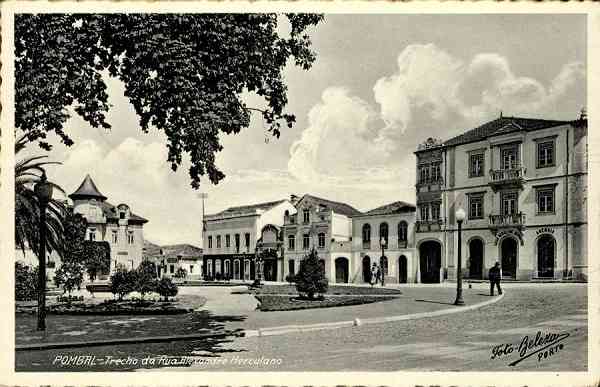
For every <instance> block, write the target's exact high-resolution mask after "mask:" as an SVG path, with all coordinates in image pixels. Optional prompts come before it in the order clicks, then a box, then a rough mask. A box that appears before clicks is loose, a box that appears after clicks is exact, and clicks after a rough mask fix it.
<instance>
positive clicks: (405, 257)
mask: <svg viewBox="0 0 600 387" xmlns="http://www.w3.org/2000/svg"><path fill="white" fill-rule="evenodd" d="M415 210H416V207H415V206H414V205H412V204H409V203H405V202H394V203H390V204H386V205H384V206H381V207H377V208H375V209H372V210H370V211H367V212H365V213H364V214H358V215H354V216H353V217H352V251H353V254H352V263H351V267H352V269H353V271H352V275H351V279H352V282H354V283H369V282H370V281H371V267H372V265H373V263H376V264H377V265H378V266H379V267H380V268H382V270H383V272H384V273H385V282H386V283H407V282H415V280H416V278H417V276H418V273H417V270H418V265H417V262H416V257H415V254H414V225H415Z"/></svg>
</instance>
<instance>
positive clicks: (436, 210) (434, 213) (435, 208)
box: [431, 203, 440, 220]
mask: <svg viewBox="0 0 600 387" xmlns="http://www.w3.org/2000/svg"><path fill="white" fill-rule="evenodd" d="M439 218H440V203H431V220H438V219H439Z"/></svg>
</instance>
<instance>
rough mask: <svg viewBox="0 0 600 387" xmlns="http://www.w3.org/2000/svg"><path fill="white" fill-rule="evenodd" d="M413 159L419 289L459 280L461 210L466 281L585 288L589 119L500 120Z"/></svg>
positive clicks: (432, 144)
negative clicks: (547, 282)
mask: <svg viewBox="0 0 600 387" xmlns="http://www.w3.org/2000/svg"><path fill="white" fill-rule="evenodd" d="M415 155H416V159H417V162H416V167H417V182H416V190H417V221H416V227H415V247H416V254H417V255H418V260H417V261H418V263H419V266H420V268H419V273H420V278H419V280H420V281H421V282H440V281H443V280H444V279H446V278H450V279H452V278H454V277H455V273H456V263H455V262H456V249H457V226H456V221H455V219H454V214H455V212H456V210H457V209H458V208H459V207H462V208H463V209H464V210H465V212H466V213H467V218H466V219H465V221H464V224H463V235H462V243H463V246H462V251H463V262H464V267H463V273H464V276H465V277H467V278H473V279H484V278H487V270H488V269H489V268H490V267H491V266H492V265H493V264H494V262H495V261H499V262H500V263H501V266H502V272H503V277H504V278H512V279H518V280H535V279H580V280H587V266H588V263H587V262H588V260H587V211H586V207H587V119H585V117H582V118H580V119H578V120H575V121H555V120H543V119H528V118H517V117H502V116H501V117H500V118H498V119H496V120H493V121H490V122H487V123H485V124H483V125H481V126H479V127H477V128H474V129H471V130H469V131H467V132H465V133H463V134H461V135H459V136H456V137H454V138H451V139H449V140H447V141H445V142H441V141H436V140H434V139H428V140H427V141H425V142H424V143H423V144H421V145H420V146H419V147H418V149H417V151H416V152H415Z"/></svg>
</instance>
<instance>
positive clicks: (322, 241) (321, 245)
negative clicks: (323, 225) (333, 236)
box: [319, 232, 325, 249]
mask: <svg viewBox="0 0 600 387" xmlns="http://www.w3.org/2000/svg"><path fill="white" fill-rule="evenodd" d="M319 248H320V249H324V248H325V233H322V232H321V233H319Z"/></svg>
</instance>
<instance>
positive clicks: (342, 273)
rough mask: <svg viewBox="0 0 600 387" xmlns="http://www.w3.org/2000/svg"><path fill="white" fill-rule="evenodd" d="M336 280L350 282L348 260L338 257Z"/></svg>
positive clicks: (336, 261)
mask: <svg viewBox="0 0 600 387" xmlns="http://www.w3.org/2000/svg"><path fill="white" fill-rule="evenodd" d="M335 282H336V283H348V260H347V259H346V258H336V260H335Z"/></svg>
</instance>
